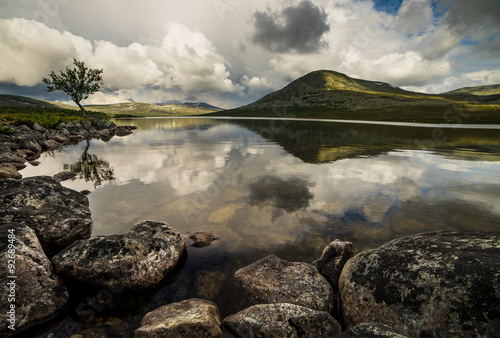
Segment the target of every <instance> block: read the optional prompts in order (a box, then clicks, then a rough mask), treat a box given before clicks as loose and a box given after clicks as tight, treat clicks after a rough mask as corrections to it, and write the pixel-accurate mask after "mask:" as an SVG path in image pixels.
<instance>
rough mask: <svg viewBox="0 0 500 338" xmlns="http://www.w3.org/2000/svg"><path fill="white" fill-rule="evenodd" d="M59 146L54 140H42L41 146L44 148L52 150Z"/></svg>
mask: <svg viewBox="0 0 500 338" xmlns="http://www.w3.org/2000/svg"><path fill="white" fill-rule="evenodd" d="M60 146H61V143H59V142H57V141H55V140H47V141H44V142H42V148H43V149H45V150H54V149H57V148H59V147H60Z"/></svg>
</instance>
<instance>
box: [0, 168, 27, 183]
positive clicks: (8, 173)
mask: <svg viewBox="0 0 500 338" xmlns="http://www.w3.org/2000/svg"><path fill="white" fill-rule="evenodd" d="M22 177H23V175H21V174H20V173H19V172H18V171H17V170H16V169H15V168H13V167H11V166H8V167H0V179H15V180H19V179H21V178H22Z"/></svg>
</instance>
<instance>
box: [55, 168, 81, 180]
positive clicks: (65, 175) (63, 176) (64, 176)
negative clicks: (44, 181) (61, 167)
mask: <svg viewBox="0 0 500 338" xmlns="http://www.w3.org/2000/svg"><path fill="white" fill-rule="evenodd" d="M73 177H76V173H74V172H72V171H61V172H59V173H57V174H55V175H54V178H55V179H56V181H57V182H62V181H67V180H70V179H72V178H73Z"/></svg>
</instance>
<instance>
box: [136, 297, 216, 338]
mask: <svg viewBox="0 0 500 338" xmlns="http://www.w3.org/2000/svg"><path fill="white" fill-rule="evenodd" d="M134 337H136V338H143V337H172V338H177V337H200V338H202V337H222V322H221V319H220V315H219V310H218V309H217V306H216V305H215V304H214V303H213V302H210V301H208V300H203V299H196V298H193V299H188V300H184V301H182V302H178V303H172V304H168V305H165V306H162V307H160V308H158V309H156V310H154V311H152V312H149V313H147V314H146V315H145V316H144V318H143V319H142V321H141V326H140V327H139V328H138V329H137V330H135V334H134Z"/></svg>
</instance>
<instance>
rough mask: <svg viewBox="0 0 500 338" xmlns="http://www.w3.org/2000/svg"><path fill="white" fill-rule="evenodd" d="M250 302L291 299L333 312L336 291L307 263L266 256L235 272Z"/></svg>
mask: <svg viewBox="0 0 500 338" xmlns="http://www.w3.org/2000/svg"><path fill="white" fill-rule="evenodd" d="M234 276H235V278H236V279H237V280H238V282H239V283H240V285H241V286H242V288H243V289H244V290H245V292H246V296H247V298H248V300H249V301H250V303H251V304H266V303H290V304H296V305H301V306H305V307H308V308H311V309H315V310H319V311H326V312H330V311H331V310H332V307H333V291H332V288H331V286H330V284H329V283H328V281H327V280H326V279H325V278H324V277H323V276H321V275H320V274H319V272H318V270H317V269H316V268H315V267H314V266H312V265H311V264H308V263H299V262H289V261H286V260H283V259H279V258H278V257H276V256H273V255H271V256H267V257H265V258H263V259H261V260H258V261H257V262H255V263H253V264H250V265H248V266H246V267H244V268H241V269H239V270H238V271H236V273H235V274H234Z"/></svg>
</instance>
